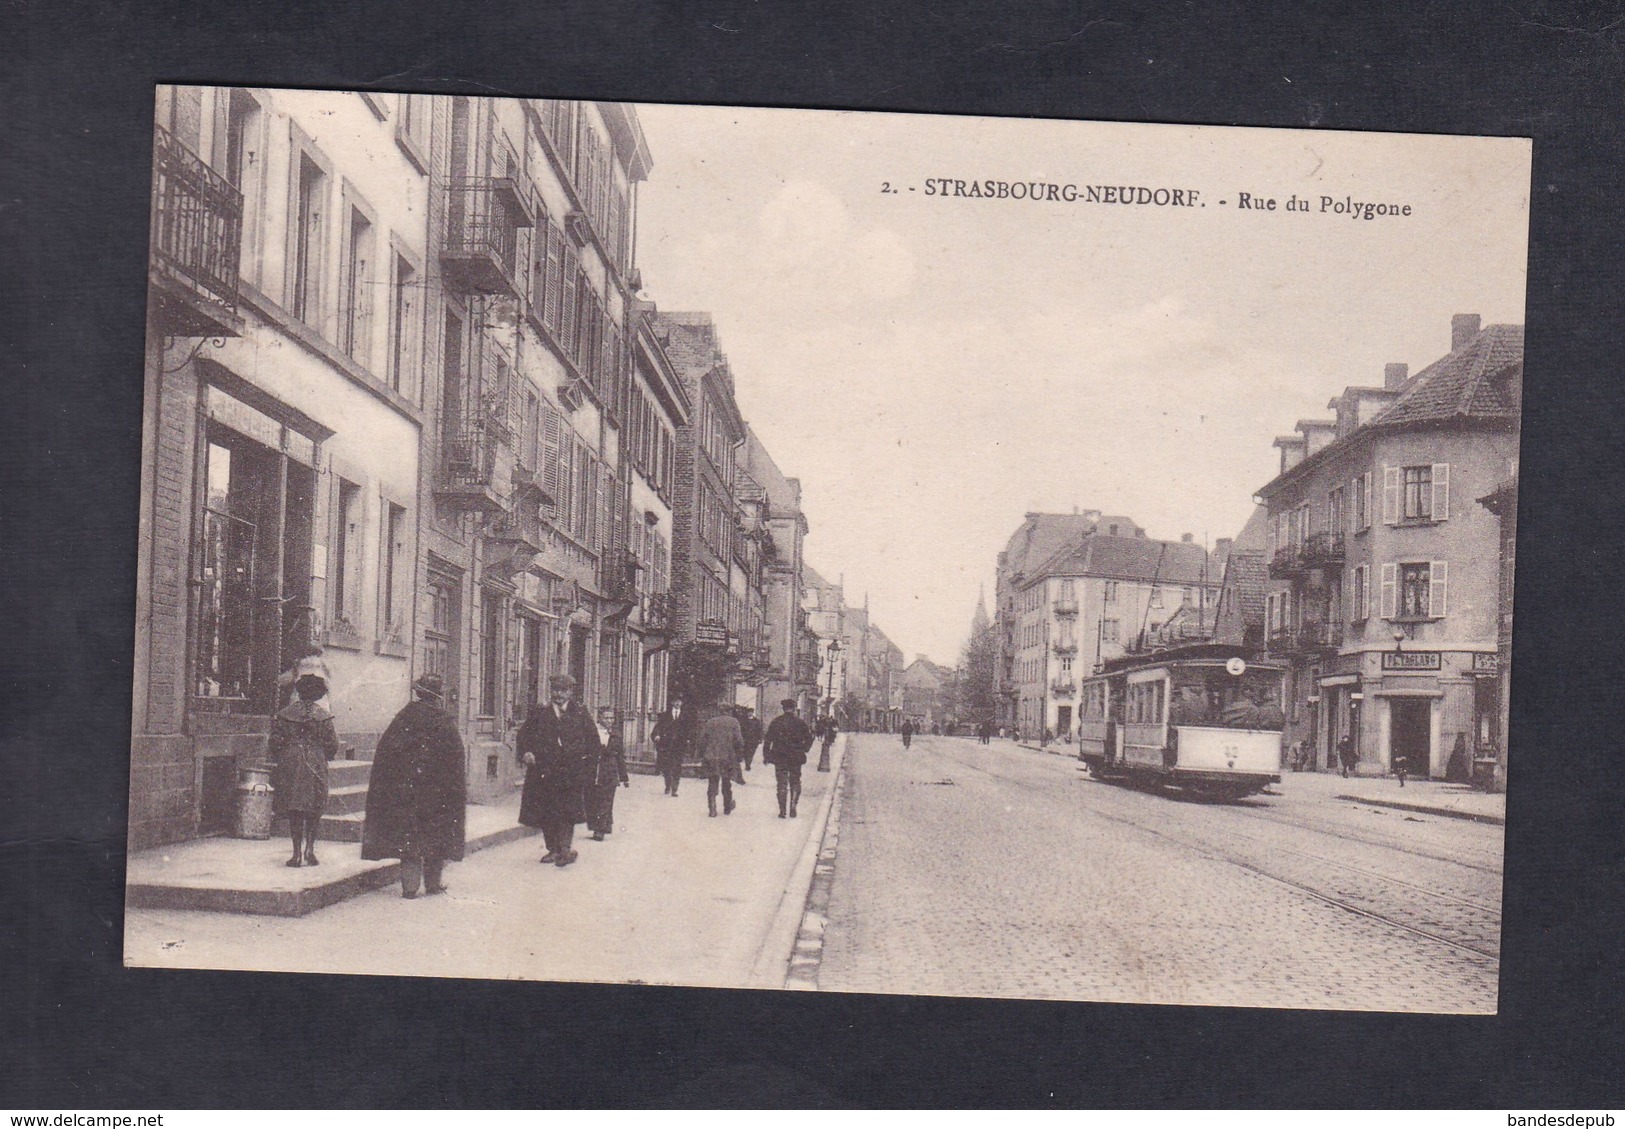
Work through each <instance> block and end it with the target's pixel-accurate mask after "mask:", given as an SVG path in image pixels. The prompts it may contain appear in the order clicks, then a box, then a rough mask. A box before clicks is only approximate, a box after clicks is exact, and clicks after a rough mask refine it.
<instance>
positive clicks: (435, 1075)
mask: <svg viewBox="0 0 1625 1129" xmlns="http://www.w3.org/2000/svg"><path fill="white" fill-rule="evenodd" d="M274 7H275V8H276V9H279V10H273V6H270V5H267V6H265V7H264V8H261V7H257V6H254V7H251V6H249V5H247V4H235V5H228V4H224V3H221V4H216V5H205V4H201V3H200V4H179V3H156V4H146V5H139V6H137V5H127V6H118V7H115V6H114V5H111V4H108V5H92V4H87V3H71V2H69V3H56V4H50V5H45V4H39V5H37V6H28V5H25V4H21V3H12V4H9V5H7V6H6V8H5V14H4V16H3V17H0V19H3V24H0V32H3V35H0V43H3V46H0V50H4V51H5V52H6V54H7V55H8V56H10V62H9V65H8V66H7V67H6V68H5V71H4V74H3V76H0V82H3V83H4V89H5V94H4V99H3V101H0V138H3V139H4V142H5V149H4V153H3V155H0V169H3V173H0V176H3V177H4V182H3V183H4V187H5V191H4V197H3V203H0V230H3V231H4V239H5V243H4V245H3V246H0V309H3V310H4V311H5V317H4V318H3V319H0V324H3V325H4V326H5V327H6V328H7V330H9V333H8V338H9V342H8V345H9V347H8V348H6V349H5V351H4V354H3V355H4V358H5V362H6V368H7V371H8V373H9V378H8V381H7V384H6V388H5V399H4V401H3V403H0V419H3V426H4V428H5V434H4V435H3V436H0V487H3V493H0V504H3V507H4V509H3V513H0V561H3V564H4V568H5V572H6V575H5V576H4V577H3V586H0V651H3V652H4V653H3V654H0V741H3V756H0V765H3V771H4V773H5V781H4V783H3V786H0V803H3V804H4V805H5V814H4V818H3V822H0V827H3V831H0V840H3V842H0V897H3V898H4V911H3V915H0V938H3V943H4V946H5V952H4V953H3V954H0V956H3V960H0V1001H3V1002H0V1036H3V1043H0V1104H4V1105H10V1106H14V1107H26V1106H30V1105H33V1106H37V1107H38V1108H40V1109H42V1110H43V1109H47V1108H48V1109H51V1110H56V1109H80V1110H83V1109H87V1108H101V1107H109V1106H111V1107H125V1108H133V1107H155V1108H163V1107H170V1108H186V1107H204V1106H224V1107H231V1106H239V1105H241V1106H251V1107H281V1106H289V1105H293V1106H298V1105H369V1106H392V1105H403V1106H435V1105H452V1106H474V1105H486V1106H508V1105H627V1106H642V1105H685V1104H718V1105H731V1104H746V1105H763V1104H794V1105H801V1106H806V1105H854V1104H864V1105H903V1106H912V1105H939V1106H964V1105H994V1104H996V1105H1015V1106H1027V1105H1045V1104H1058V1105H1084V1106H1156V1105H1169V1106H1198V1107H1205V1106H1323V1105H1324V1106H1334V1107H1366V1106H1378V1107H1381V1106H1403V1107H1432V1106H1471V1107H1508V1108H1532V1107H1548V1108H1550V1107H1568V1108H1574V1107H1583V1106H1586V1105H1592V1106H1596V1105H1612V1106H1615V1107H1618V1106H1620V1105H1621V1104H1625V1085H1622V1081H1621V1070H1620V1065H1619V1064H1620V1058H1619V1053H1620V1048H1621V1047H1622V1046H1625V1038H1622V1036H1625V1023H1622V1021H1621V1014H1622V1008H1621V1003H1622V1001H1621V993H1620V974H1621V970H1622V961H1621V957H1620V949H1621V947H1622V946H1625V928H1622V926H1625V915H1622V912H1621V905H1622V904H1625V889H1622V885H1625V884H1622V876H1625V858H1622V851H1621V840H1622V836H1621V825H1622V820H1621V803H1620V798H1619V797H1620V794H1621V792H1622V791H1625V776H1622V769H1625V753H1622V750H1621V743H1620V740H1619V734H1620V725H1621V722H1622V717H1621V709H1620V694H1619V692H1618V684H1619V678H1618V677H1617V671H1618V669H1619V661H1618V640H1619V627H1620V623H1619V611H1620V596H1619V592H1620V589H1621V577H1620V576H1619V575H1618V574H1619V572H1620V569H1619V564H1620V559H1621V558H1620V554H1619V542H1620V538H1619V530H1620V528H1621V526H1622V524H1625V523H1622V520H1621V518H1622V515H1621V505H1620V501H1619V499H1620V497H1621V485H1622V483H1621V482H1620V470H1621V467H1620V460H1619V456H1618V451H1619V448H1620V442H1619V438H1618V437H1619V427H1618V421H1619V420H1620V419H1621V412H1620V408H1621V392H1620V386H1619V381H1618V378H1617V371H1618V367H1619V365H1618V358H1619V353H1620V351H1619V345H1620V341H1621V328H1620V327H1621V325H1622V324H1625V316H1622V315H1625V311H1622V310H1621V294H1622V287H1621V276H1620V275H1621V272H1620V267H1619V262H1620V256H1621V249H1622V247H1625V240H1622V238H1621V236H1622V234H1625V231H1622V225H1621V195H1620V194H1621V190H1622V183H1621V182H1622V170H1625V161H1622V156H1625V146H1622V144H1621V141H1622V135H1621V122H1622V110H1621V107H1622V102H1621V81H1620V79H1621V74H1622V70H1625V40H1622V32H1621V30H1620V26H1621V19H1622V17H1621V14H1620V12H1619V10H1618V7H1617V5H1607V6H1605V5H1597V4H1560V3H1521V2H1508V3H1500V4H1489V3H1482V4H1480V3H1473V4H1459V3H1441V2H1432V3H1408V4H1396V5H1392V6H1389V7H1386V8H1385V7H1384V6H1379V5H1359V6H1353V5H1342V6H1338V5H1333V4H1327V3H1316V4H1301V3H1294V4H1279V5H1273V6H1272V5H1266V4H1242V3H1236V2H1231V3H1204V4H1200V5H1197V4H1173V3H1169V4H1147V5H1144V6H1142V7H1140V8H1138V9H1136V8H1135V7H1134V6H1131V5H1126V4H1105V3H1085V2H1082V0H1074V2H1072V3H1048V4H1038V5H1017V4H971V3H963V2H955V0H944V2H939V3H934V4H933V3H908V4H885V3H881V2H878V0H876V2H872V3H851V2H846V0H842V2H837V3H826V4H819V5H813V4H790V3H783V2H777V3H775V2H768V0H693V2H682V3H679V2H670V3H650V4H633V3H624V2H601V3H586V2H580V3H567V4H559V5H545V4H537V3H527V2H524V0H516V2H513V3H508V4H496V3H471V2H465V3H461V4H457V5H447V6H446V10H434V9H432V8H431V7H430V6H429V5H427V4H422V5H369V4H361V3H320V4H317V3H309V2H304V3H290V4H283V5H277V6H274ZM161 81H175V82H231V83H240V84H248V85H288V86H314V87H349V88H354V87H374V88H378V89H386V90H389V89H411V90H418V91H425V92H442V93H447V92H463V93H494V94H524V95H539V96H547V95H553V96H564V97H571V98H583V99H615V100H633V101H667V102H709V103H737V104H755V105H780V106H816V107H833V108H854V109H871V108H872V109H888V110H917V111H936V112H956V113H976V114H995V115H1032V116H1041V117H1078V118H1097V119H1118V120H1134V121H1167V122H1190V123H1212V124H1246V125H1259V126H1296V127H1319V128H1329V129H1380V130H1406V131H1418V132H1442V133H1461V134H1480V133H1493V134H1511V135H1522V136H1532V137H1533V138H1534V139H1535V151H1534V156H1535V159H1534V182H1533V193H1532V200H1533V211H1532V244H1531V254H1530V284H1529V312H1528V334H1527V358H1528V364H1527V369H1526V384H1525V387H1526V391H1527V393H1528V395H1527V397H1526V402H1525V417H1524V432H1523V435H1524V452H1523V461H1522V481H1523V489H1522V507H1523V508H1522V514H1521V519H1522V520H1521V530H1520V531H1521V533H1522V537H1521V539H1520V541H1521V543H1520V545H1519V547H1518V591H1517V601H1518V626H1517V642H1516V651H1515V659H1514V665H1515V668H1516V671H1517V674H1516V684H1515V688H1514V691H1513V712H1514V721H1513V732H1512V741H1513V748H1514V754H1513V756H1514V767H1513V780H1512V791H1511V795H1510V798H1509V803H1508V810H1509V816H1508V826H1507V865H1506V885H1505V922H1506V925H1505V942H1504V948H1503V961H1502V989H1501V1011H1500V1014H1499V1016H1497V1017H1494V1018H1484V1017H1474V1018H1455V1017H1427V1016H1390V1015H1376V1014H1373V1015H1365V1014H1340V1013H1311V1012H1269V1011H1250V1010H1242V1009H1196V1008H1172V1007H1125V1006H1105V1005H1092V1004H1051V1003H1023V1002H1003V1001H978V1000H936V999H918V998H915V999H911V998H903V997H851V996H837V995H823V994H810V993H808V994H798V993H762V992H722V991H702V990H686V989H657V988H635V987H595V986H586V985H569V984H558V985H554V984H520V983H489V982H470V981H433V980H404V979H388V978H366V977H357V978H350V977H302V976H283V975H249V974H230V973H204V972H154V971H140V970H132V971H127V970H124V969H123V968H122V967H121V939H120V938H121V930H122V924H123V920H122V918H123V909H122V882H123V854H124V846H123V844H124V813H125V802H126V801H125V792H126V787H127V770H128V755H127V748H128V740H129V717H130V713H129V710H130V675H131V671H130V656H131V652H132V647H133V608H134V571H135V535H136V526H135V521H136V513H137V497H136V495H137V481H138V472H139V459H140V415H141V372H142V368H141V366H142V337H143V330H144V323H143V319H144V309H145V307H144V288H145V283H146V278H145V255H146V239H147V193H148V188H149V157H150V144H151V142H150V123H151V107H152V86H153V84H154V83H156V82H161ZM1418 284H1419V283H1418V281H1417V280H1414V279H1403V278H1398V279H1395V285H1397V286H1407V287H1409V286H1416V285H1418ZM969 472H970V470H969V468H954V467H943V468H940V473H942V474H944V475H952V474H955V473H969ZM1025 864H1026V863H1024V861H1023V860H1017V859H1012V860H1011V865H1013V866H1015V865H1025ZM1040 865H1041V863H1040Z"/></svg>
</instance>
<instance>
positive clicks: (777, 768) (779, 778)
mask: <svg viewBox="0 0 1625 1129" xmlns="http://www.w3.org/2000/svg"><path fill="white" fill-rule="evenodd" d="M779 705H780V706H781V707H783V709H784V712H783V713H781V714H780V715H779V716H778V717H776V718H774V719H773V724H772V725H769V726H768V727H767V736H766V737H764V738H763V739H762V763H763V764H770V765H772V766H773V775H774V777H775V778H776V783H777V786H778V792H779V818H780V819H783V818H785V808H786V800H788V801H789V812H790V818H792V819H793V818H795V814H796V802H797V801H799V800H800V799H801V766H802V765H804V764H806V763H807V750H808V749H810V748H812V744H813V732H812V730H811V729H808V728H807V723H806V722H805V721H802V720H801V718H799V717H797V716H796V700H795V699H794V698H785V699H784V700H783V701H781V702H780V703H779Z"/></svg>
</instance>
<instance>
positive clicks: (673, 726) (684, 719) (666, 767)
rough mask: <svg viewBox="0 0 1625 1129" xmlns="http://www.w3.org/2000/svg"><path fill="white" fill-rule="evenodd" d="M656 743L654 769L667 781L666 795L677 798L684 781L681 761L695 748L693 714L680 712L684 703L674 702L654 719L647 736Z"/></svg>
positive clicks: (680, 701)
mask: <svg viewBox="0 0 1625 1129" xmlns="http://www.w3.org/2000/svg"><path fill="white" fill-rule="evenodd" d="M649 738H650V740H652V741H653V742H654V743H655V768H656V769H658V770H659V772H660V775H661V776H663V777H665V779H666V795H668V796H675V795H677V785H678V784H680V783H681V782H682V779H683V761H685V760H687V759H688V754H689V751H690V749H691V748H692V747H693V745H694V714H693V713H692V712H690V711H688V710H685V709H684V708H683V699H681V698H673V699H672V700H671V702H670V704H669V705H667V707H666V712H665V713H663V714H661V715H660V716H659V717H657V718H655V727H654V729H653V730H652V731H651V732H650V734H649Z"/></svg>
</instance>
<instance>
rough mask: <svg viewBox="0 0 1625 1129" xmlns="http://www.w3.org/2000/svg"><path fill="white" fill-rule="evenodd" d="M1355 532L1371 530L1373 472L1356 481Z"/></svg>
mask: <svg viewBox="0 0 1625 1129" xmlns="http://www.w3.org/2000/svg"><path fill="white" fill-rule="evenodd" d="M1352 486H1353V487H1354V532H1356V533H1358V532H1360V531H1361V530H1362V529H1370V528H1371V472H1370V471H1366V472H1365V473H1364V474H1362V475H1360V476H1359V477H1358V478H1356V479H1354V481H1353V483H1352Z"/></svg>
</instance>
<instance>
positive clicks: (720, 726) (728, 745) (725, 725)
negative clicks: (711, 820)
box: [696, 701, 745, 816]
mask: <svg viewBox="0 0 1625 1129" xmlns="http://www.w3.org/2000/svg"><path fill="white" fill-rule="evenodd" d="M696 744H697V745H698V746H699V754H700V763H701V764H702V765H704V766H705V776H706V785H705V804H706V807H707V808H708V809H709V810H710V813H711V814H712V815H713V816H714V815H716V814H717V792H718V790H719V789H720V790H721V792H722V814H723V815H732V814H733V810H734V790H733V779H734V773H736V772H738V771H739V758H740V757H742V756H744V755H745V735H744V733H743V732H742V731H741V730H740V728H739V719H738V718H737V717H735V716H734V715H733V714H732V713H730V712H729V709H728V703H727V702H726V701H723V702H720V703H718V705H717V712H716V714H715V716H713V717H711V718H710V719H709V720H707V721H706V723H705V724H704V725H702V726H700V734H699V737H698V739H697V741H696Z"/></svg>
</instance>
